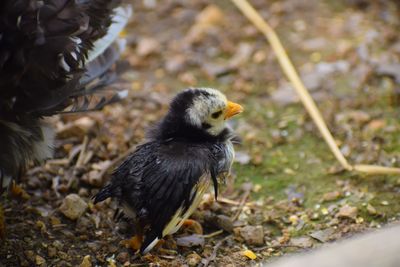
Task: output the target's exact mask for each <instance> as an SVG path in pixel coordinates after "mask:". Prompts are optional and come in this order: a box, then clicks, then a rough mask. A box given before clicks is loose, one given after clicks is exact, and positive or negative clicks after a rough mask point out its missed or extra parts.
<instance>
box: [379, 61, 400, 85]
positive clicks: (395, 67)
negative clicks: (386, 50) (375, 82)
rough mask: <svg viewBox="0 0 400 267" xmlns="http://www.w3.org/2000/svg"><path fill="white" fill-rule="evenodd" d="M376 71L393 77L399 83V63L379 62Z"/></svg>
mask: <svg viewBox="0 0 400 267" xmlns="http://www.w3.org/2000/svg"><path fill="white" fill-rule="evenodd" d="M376 72H377V73H378V74H379V75H384V76H390V77H393V78H395V80H396V83H400V64H398V63H394V64H387V63H385V64H381V65H380V66H379V67H378V68H377V70H376Z"/></svg>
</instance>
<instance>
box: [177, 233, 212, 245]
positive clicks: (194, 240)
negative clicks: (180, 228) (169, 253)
mask: <svg viewBox="0 0 400 267" xmlns="http://www.w3.org/2000/svg"><path fill="white" fill-rule="evenodd" d="M204 242H205V240H204V236H202V235H198V234H193V235H189V236H182V237H178V238H177V239H176V244H177V245H178V246H181V247H194V246H204Z"/></svg>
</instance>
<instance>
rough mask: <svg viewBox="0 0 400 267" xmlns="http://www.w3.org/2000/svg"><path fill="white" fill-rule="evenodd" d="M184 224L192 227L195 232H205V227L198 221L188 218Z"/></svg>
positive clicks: (199, 233) (200, 233)
mask: <svg viewBox="0 0 400 267" xmlns="http://www.w3.org/2000/svg"><path fill="white" fill-rule="evenodd" d="M182 226H184V227H186V228H190V229H192V230H193V232H194V233H195V234H198V235H202V234H203V227H202V226H201V224H200V223H199V222H198V221H195V220H191V219H187V220H185V221H184V222H183V224H182Z"/></svg>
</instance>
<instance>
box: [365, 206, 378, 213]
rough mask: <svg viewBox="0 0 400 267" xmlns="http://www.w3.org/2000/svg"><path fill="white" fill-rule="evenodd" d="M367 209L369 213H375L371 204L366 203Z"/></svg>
mask: <svg viewBox="0 0 400 267" xmlns="http://www.w3.org/2000/svg"><path fill="white" fill-rule="evenodd" d="M367 211H368V214H369V215H376V214H377V211H376V209H375V208H374V206H372V205H371V204H368V205H367Z"/></svg>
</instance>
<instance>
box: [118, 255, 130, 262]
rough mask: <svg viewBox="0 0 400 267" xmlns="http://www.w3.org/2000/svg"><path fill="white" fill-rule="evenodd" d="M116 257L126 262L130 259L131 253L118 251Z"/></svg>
mask: <svg viewBox="0 0 400 267" xmlns="http://www.w3.org/2000/svg"><path fill="white" fill-rule="evenodd" d="M116 259H117V261H119V262H120V263H125V262H127V261H128V260H129V253H128V252H120V253H118V255H117V257H116Z"/></svg>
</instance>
